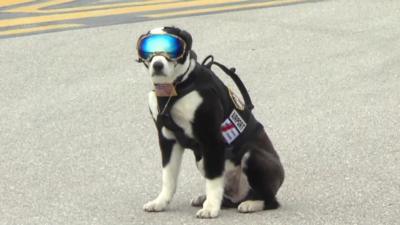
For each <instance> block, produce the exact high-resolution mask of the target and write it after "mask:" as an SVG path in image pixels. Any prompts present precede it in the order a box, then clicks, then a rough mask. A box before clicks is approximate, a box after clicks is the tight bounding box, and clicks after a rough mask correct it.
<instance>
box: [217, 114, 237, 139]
mask: <svg viewBox="0 0 400 225" xmlns="http://www.w3.org/2000/svg"><path fill="white" fill-rule="evenodd" d="M221 133H222V136H223V137H224V139H225V141H226V143H228V144H230V143H232V142H233V141H234V140H235V139H236V138H237V137H238V136H239V134H240V133H239V131H238V130H237V129H236V127H235V125H234V124H233V123H232V121H231V120H230V119H229V118H228V119H226V120H225V121H224V122H223V123H222V125H221Z"/></svg>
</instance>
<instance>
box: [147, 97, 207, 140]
mask: <svg viewBox="0 0 400 225" xmlns="http://www.w3.org/2000/svg"><path fill="white" fill-rule="evenodd" d="M202 102H203V98H202V97H201V96H200V94H199V93H198V92H197V91H192V92H190V93H189V94H187V95H185V96H184V97H182V98H180V99H179V100H178V101H176V102H175V104H174V105H173V106H172V108H171V112H170V113H171V116H172V119H173V120H174V122H175V123H176V124H177V125H178V126H179V127H181V128H182V129H183V130H184V132H185V134H186V135H187V136H188V137H190V138H193V137H194V136H193V130H192V123H193V121H194V117H195V113H196V110H197V108H198V107H199V106H200V104H201V103H202ZM149 107H150V111H151V114H152V116H153V118H154V119H157V115H158V111H159V110H163V109H161V108H159V106H158V104H157V96H156V94H155V93H154V92H153V91H152V92H150V93H149ZM162 134H163V136H164V137H165V138H167V139H175V138H174V135H173V133H172V132H171V131H170V130H168V129H166V128H163V129H162Z"/></svg>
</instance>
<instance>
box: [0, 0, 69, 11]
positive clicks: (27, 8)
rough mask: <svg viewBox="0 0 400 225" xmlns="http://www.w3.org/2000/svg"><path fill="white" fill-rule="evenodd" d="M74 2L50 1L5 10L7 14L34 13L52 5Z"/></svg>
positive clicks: (66, 0) (63, 0)
mask: <svg viewBox="0 0 400 225" xmlns="http://www.w3.org/2000/svg"><path fill="white" fill-rule="evenodd" d="M73 1H75V0H51V1H45V2H39V3H36V4H34V5H28V6H22V7H18V8H14V9H10V10H7V12H36V11H38V10H39V9H41V8H45V7H50V6H54V5H60V4H64V3H68V2H73Z"/></svg>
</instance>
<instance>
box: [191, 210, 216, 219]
mask: <svg viewBox="0 0 400 225" xmlns="http://www.w3.org/2000/svg"><path fill="white" fill-rule="evenodd" d="M218 214H219V209H209V208H202V209H200V210H199V211H197V213H196V217H197V218H201V219H211V218H215V217H217V216H218Z"/></svg>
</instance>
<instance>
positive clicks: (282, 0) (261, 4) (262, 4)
mask: <svg viewBox="0 0 400 225" xmlns="http://www.w3.org/2000/svg"><path fill="white" fill-rule="evenodd" d="M299 2H304V0H277V1H273V2H257V3H249V4H240V5H229V6H220V7H213V8H205V9H189V10H184V11H174V12H166V13H157V14H149V15H146V16H145V17H148V18H161V17H170V16H184V15H193V14H200V13H210V12H221V11H227V10H235V9H249V8H256V7H268V6H277V5H283V4H289V3H299Z"/></svg>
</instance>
